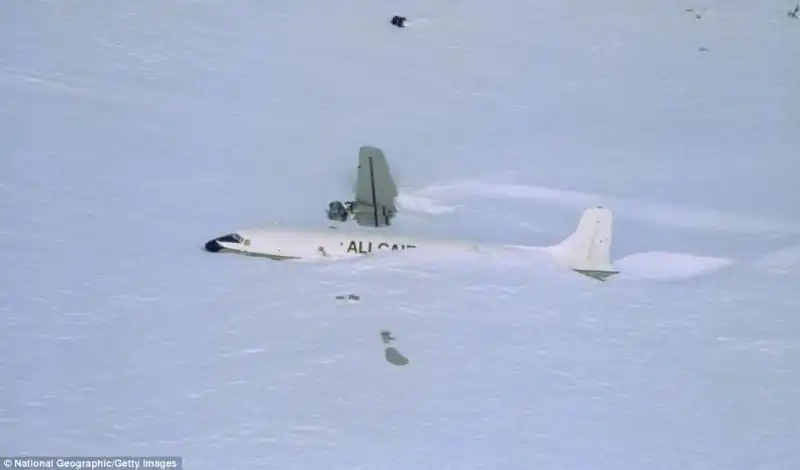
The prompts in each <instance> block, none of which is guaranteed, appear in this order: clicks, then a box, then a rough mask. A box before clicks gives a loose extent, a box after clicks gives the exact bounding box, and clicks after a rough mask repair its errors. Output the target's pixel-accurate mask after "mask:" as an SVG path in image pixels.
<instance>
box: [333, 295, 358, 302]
mask: <svg viewBox="0 0 800 470" xmlns="http://www.w3.org/2000/svg"><path fill="white" fill-rule="evenodd" d="M336 300H348V301H351V302H358V301H359V300H361V296H358V295H355V294H347V295H337V296H336Z"/></svg>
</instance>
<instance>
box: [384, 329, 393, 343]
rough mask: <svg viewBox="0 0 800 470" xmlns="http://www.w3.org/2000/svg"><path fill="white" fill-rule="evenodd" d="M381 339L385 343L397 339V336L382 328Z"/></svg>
mask: <svg viewBox="0 0 800 470" xmlns="http://www.w3.org/2000/svg"><path fill="white" fill-rule="evenodd" d="M381 339H382V340H383V342H384V343H385V344H389V342H390V341H394V340H395V337H394V336H392V333H391V332H390V331H389V330H381Z"/></svg>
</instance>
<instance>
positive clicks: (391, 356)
mask: <svg viewBox="0 0 800 470" xmlns="http://www.w3.org/2000/svg"><path fill="white" fill-rule="evenodd" d="M381 340H383V344H390V343H391V342H392V341H395V340H396V338H395V337H394V336H392V333H391V332H390V331H389V330H381ZM384 356H385V357H386V362H388V363H389V364H391V365H393V366H404V365H406V364H408V362H409V361H408V358H407V357H405V356H403V355H402V354H401V353H400V351H398V350H397V348H395V347H394V346H389V347H388V348H386V349H385V351H384Z"/></svg>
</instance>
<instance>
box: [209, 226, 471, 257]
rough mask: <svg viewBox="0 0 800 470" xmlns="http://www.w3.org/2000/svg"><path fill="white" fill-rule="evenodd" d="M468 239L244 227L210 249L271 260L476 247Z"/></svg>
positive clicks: (224, 237)
mask: <svg viewBox="0 0 800 470" xmlns="http://www.w3.org/2000/svg"><path fill="white" fill-rule="evenodd" d="M475 248H477V245H475V244H474V243H469V242H462V241H450V240H436V239H424V238H418V237H407V236H401V235H390V234H386V233H379V232H372V231H369V230H365V231H358V232H349V231H345V230H341V229H335V228H326V229H322V230H309V231H305V230H293V229H283V228H268V229H255V230H241V231H238V232H236V233H235V234H231V235H226V236H223V237H219V238H216V239H214V240H211V241H210V242H208V243H207V244H206V249H207V250H208V251H229V252H236V253H242V254H248V255H252V256H263V257H266V258H270V259H309V258H342V257H353V256H363V255H366V254H370V253H379V252H398V251H406V250H420V249H421V250H425V251H428V250H436V251H437V252H442V251H463V250H474V249H475Z"/></svg>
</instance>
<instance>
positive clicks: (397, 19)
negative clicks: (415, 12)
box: [392, 15, 408, 28]
mask: <svg viewBox="0 0 800 470" xmlns="http://www.w3.org/2000/svg"><path fill="white" fill-rule="evenodd" d="M406 21H408V18H406V17H405V16H397V15H395V16H393V17H392V24H393V25H395V26H397V27H398V28H405V27H406Z"/></svg>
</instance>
